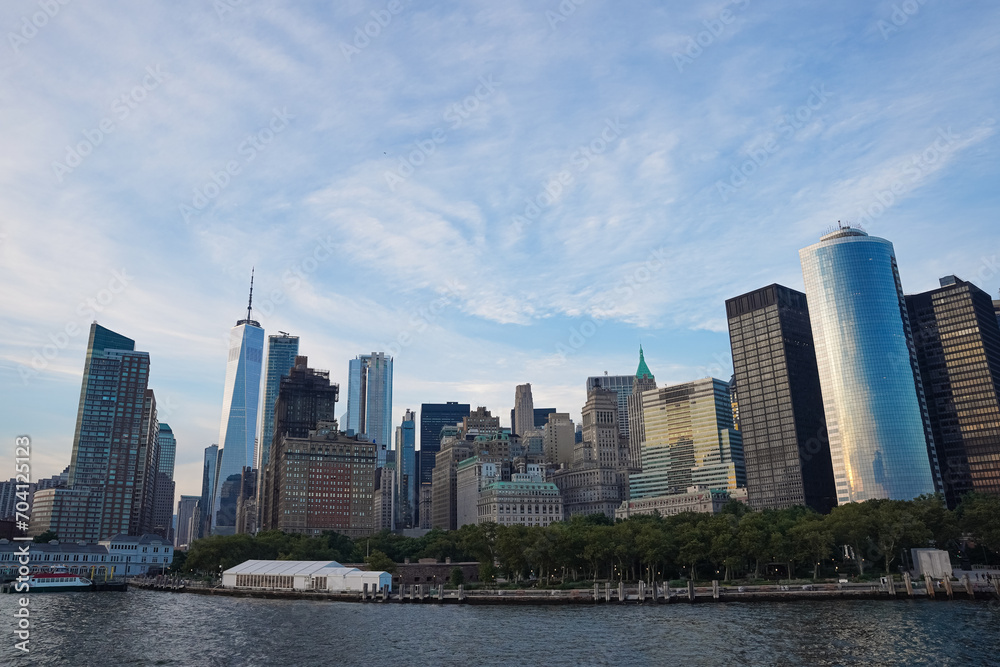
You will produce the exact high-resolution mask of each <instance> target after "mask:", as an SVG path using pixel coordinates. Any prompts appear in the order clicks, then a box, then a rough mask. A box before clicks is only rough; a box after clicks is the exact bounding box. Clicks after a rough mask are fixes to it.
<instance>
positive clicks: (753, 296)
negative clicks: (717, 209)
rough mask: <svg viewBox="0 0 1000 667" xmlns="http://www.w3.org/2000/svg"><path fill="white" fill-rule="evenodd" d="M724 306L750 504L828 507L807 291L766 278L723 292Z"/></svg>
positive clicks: (829, 487)
mask: <svg viewBox="0 0 1000 667" xmlns="http://www.w3.org/2000/svg"><path fill="white" fill-rule="evenodd" d="M726 314H727V316H728V318H729V339H730V342H731V344H732V349H733V368H734V370H735V375H734V377H735V380H736V385H737V386H738V387H739V392H740V393H739V419H740V432H741V433H742V435H743V453H744V457H745V459H746V471H747V493H748V495H749V502H750V505H751V506H752V507H755V508H758V509H781V508H785V507H792V506H794V505H807V506H809V507H811V508H813V509H814V510H816V511H817V512H824V513H825V512H829V511H830V509H831V508H832V507H834V506H835V505H836V504H837V492H836V485H835V483H834V477H833V465H832V463H831V460H830V446H829V441H828V438H827V435H826V427H825V422H824V417H823V395H822V392H821V390H820V382H819V371H818V368H817V365H816V351H815V349H814V347H813V338H812V329H811V327H810V324H809V309H808V307H807V305H806V295H805V294H802V293H801V292H796V291H795V290H792V289H788V288H787V287H783V286H781V285H770V286H768V287H764V288H761V289H759V290H756V291H753V292H749V293H747V294H744V295H742V296H738V297H735V298H733V299H729V300H727V301H726ZM733 402H734V401H733V400H732V399H730V403H731V404H732V403H733ZM734 417H735V410H734Z"/></svg>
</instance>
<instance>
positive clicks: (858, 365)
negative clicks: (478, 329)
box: [740, 227, 938, 503]
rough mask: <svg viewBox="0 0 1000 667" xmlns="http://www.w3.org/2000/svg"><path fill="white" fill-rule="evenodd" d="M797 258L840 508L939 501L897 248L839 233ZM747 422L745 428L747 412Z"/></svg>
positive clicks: (845, 230)
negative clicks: (927, 497) (922, 498)
mask: <svg viewBox="0 0 1000 667" xmlns="http://www.w3.org/2000/svg"><path fill="white" fill-rule="evenodd" d="M799 257H800V259H801V261H802V274H803V277H804V278H805V286H806V297H807V299H808V302H809V318H810V322H811V324H812V334H813V341H814V343H815V346H816V361H817V365H818V367H819V379H820V386H821V388H822V392H823V411H824V414H825V416H826V427H827V434H828V437H829V443H830V455H831V459H832V463H833V472H834V480H835V481H836V485H837V500H838V502H839V503H849V502H862V501H865V500H870V499H872V498H891V499H894V500H911V499H913V498H915V497H916V496H919V495H921V494H924V493H934V491H935V488H936V487H937V486H938V484H936V483H935V482H936V480H935V471H936V469H937V465H936V461H935V457H934V453H933V436H932V435H931V432H930V427H929V421H928V419H927V408H926V403H925V399H924V395H923V388H922V385H921V382H920V376H919V373H918V371H917V361H916V354H915V352H914V346H913V339H912V336H911V332H910V325H909V319H908V317H907V314H906V303H905V301H904V300H903V289H902V286H901V284H900V280H899V270H898V268H897V266H896V256H895V253H894V251H893V247H892V243H890V242H889V241H886V240H885V239H881V238H877V237H873V236H868V234H867V233H865V232H864V231H862V230H860V229H856V228H853V227H840V228H839V229H836V230H835V231H832V232H830V233H828V234H826V235H825V236H823V237H822V238H821V239H820V242H819V243H817V244H815V245H811V246H809V247H808V248H803V249H802V250H800V251H799ZM743 391H744V385H743V384H742V382H741V383H740V392H741V393H742V392H743ZM740 414H741V415H742V417H743V420H744V421H745V420H746V413H745V410H743V406H741V413H740Z"/></svg>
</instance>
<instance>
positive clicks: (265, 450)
mask: <svg viewBox="0 0 1000 667" xmlns="http://www.w3.org/2000/svg"><path fill="white" fill-rule="evenodd" d="M279 333H280V335H276V336H268V337H267V376H266V380H265V381H264V413H263V416H262V417H261V427H260V432H261V436H260V444H259V447H258V449H260V452H259V456H258V457H257V468H260V469H262V468H263V467H264V466H266V465H267V462H268V459H269V456H270V450H271V438H272V437H273V436H274V403H275V401H277V400H278V389H279V388H280V385H281V378H283V377H286V376H287V375H288V371H290V370H292V366H294V365H295V357H297V356H298V355H299V337H298V336H290V335H288V334H287V333H285V332H284V331H282V332H279Z"/></svg>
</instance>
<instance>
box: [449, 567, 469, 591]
mask: <svg viewBox="0 0 1000 667" xmlns="http://www.w3.org/2000/svg"><path fill="white" fill-rule="evenodd" d="M448 581H449V583H451V585H452V586H453V587H455V588H458V587H459V586H461V585H462V584H464V583H465V573H464V572H462V568H460V567H453V568H451V577H450V578H449V579H448Z"/></svg>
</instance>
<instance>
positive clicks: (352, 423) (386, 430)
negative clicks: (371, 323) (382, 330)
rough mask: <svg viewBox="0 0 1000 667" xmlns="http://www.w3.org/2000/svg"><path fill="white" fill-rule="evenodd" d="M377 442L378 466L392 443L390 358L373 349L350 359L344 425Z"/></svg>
mask: <svg viewBox="0 0 1000 667" xmlns="http://www.w3.org/2000/svg"><path fill="white" fill-rule="evenodd" d="M346 428H347V430H348V432H350V431H354V433H357V434H359V435H364V436H366V437H367V438H368V439H369V440H370V441H372V442H374V443H376V444H377V445H380V447H378V448H377V449H378V451H379V454H380V458H379V466H378V467H382V465H383V464H384V463H385V450H383V449H382V448H381V445H386V446H388V445H389V444H390V443H391V442H392V434H393V425H392V357H387V356H386V355H385V353H384V352H372V353H371V354H362V355H359V356H358V357H357V358H356V359H351V362H350V367H349V371H348V376H347V425H346Z"/></svg>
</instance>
